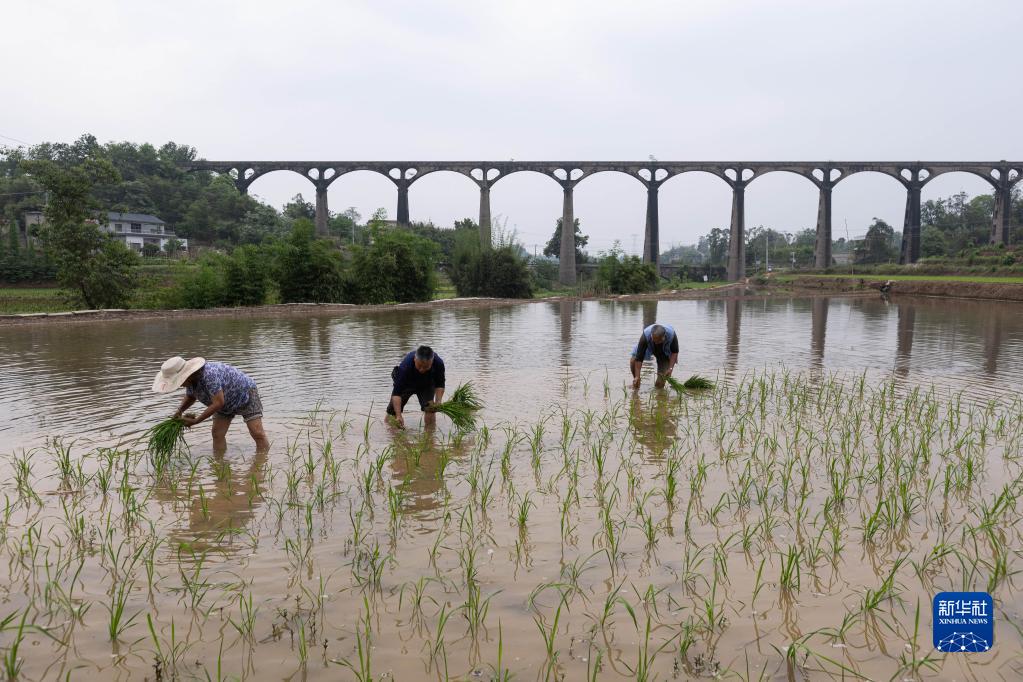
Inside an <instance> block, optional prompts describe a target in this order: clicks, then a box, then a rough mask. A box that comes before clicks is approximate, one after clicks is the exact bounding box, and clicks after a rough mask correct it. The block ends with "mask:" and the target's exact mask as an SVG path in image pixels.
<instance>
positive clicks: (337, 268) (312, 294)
mask: <svg viewBox="0 0 1023 682" xmlns="http://www.w3.org/2000/svg"><path fill="white" fill-rule="evenodd" d="M314 232H315V229H314V227H313V222H312V221H311V220H308V219H304V218H303V219H300V220H296V221H295V225H294V227H293V228H292V232H291V236H290V237H289V238H288V241H286V242H284V243H283V244H281V245H280V246H279V247H278V252H277V283H278V286H279V288H280V294H281V301H282V302H284V303H335V302H338V301H341V300H342V295H343V292H344V284H345V282H344V269H343V262H342V260H341V254H340V252H338V251H337V249H336V248H335V247H334V245H333V244H331V243H330V242H328V241H324V240H317V239H315V238H314V237H313V235H314Z"/></svg>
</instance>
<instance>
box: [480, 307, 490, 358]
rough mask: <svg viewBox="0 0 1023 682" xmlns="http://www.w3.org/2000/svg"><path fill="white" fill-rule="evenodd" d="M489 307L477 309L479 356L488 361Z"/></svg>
mask: <svg viewBox="0 0 1023 682" xmlns="http://www.w3.org/2000/svg"><path fill="white" fill-rule="evenodd" d="M491 314H492V312H491V310H490V308H481V309H480V311H479V327H480V357H481V358H483V359H484V360H486V361H487V362H490V316H491Z"/></svg>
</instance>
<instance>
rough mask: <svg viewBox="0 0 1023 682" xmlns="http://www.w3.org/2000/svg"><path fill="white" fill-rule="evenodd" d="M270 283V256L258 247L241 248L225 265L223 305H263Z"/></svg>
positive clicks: (234, 252)
mask: <svg viewBox="0 0 1023 682" xmlns="http://www.w3.org/2000/svg"><path fill="white" fill-rule="evenodd" d="M269 281H270V256H269V254H268V253H267V252H266V250H265V249H260V248H259V247H258V246H253V245H251V244H250V245H247V246H240V247H238V248H236V249H235V250H234V251H232V252H231V255H230V257H228V258H227V259H226V262H225V264H224V292H223V304H224V305H229V306H243V305H262V304H263V303H266V293H267V289H268V285H269Z"/></svg>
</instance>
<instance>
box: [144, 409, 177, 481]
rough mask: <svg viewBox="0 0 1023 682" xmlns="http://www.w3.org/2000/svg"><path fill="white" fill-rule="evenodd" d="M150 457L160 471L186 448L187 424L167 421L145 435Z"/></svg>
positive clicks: (172, 420) (173, 420)
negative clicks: (175, 454) (176, 454)
mask: <svg viewBox="0 0 1023 682" xmlns="http://www.w3.org/2000/svg"><path fill="white" fill-rule="evenodd" d="M142 438H143V439H144V440H145V441H146V448H147V449H148V450H149V455H150V457H151V458H152V461H153V462H154V465H156V466H157V468H158V470H159V469H162V468H163V466H165V465H166V462H167V460H169V459H170V457H171V456H173V455H174V453H175V452H177V451H178V450H179V449H181V448H184V447H185V423H184V422H183V421H181V420H180V419H174V418H171V419H165V420H163V421H162V422H160V423H159V424H157V425H155V426H153V427H152V428H150V429H149V430H148V431H146V432H145V434H143V436H142Z"/></svg>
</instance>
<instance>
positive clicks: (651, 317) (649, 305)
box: [637, 299, 671, 337]
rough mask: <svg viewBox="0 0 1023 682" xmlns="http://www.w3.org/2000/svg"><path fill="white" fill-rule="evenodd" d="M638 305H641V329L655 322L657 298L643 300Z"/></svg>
mask: <svg viewBox="0 0 1023 682" xmlns="http://www.w3.org/2000/svg"><path fill="white" fill-rule="evenodd" d="M640 305H641V306H642V307H643V329H646V328H647V327H649V326H650V325H652V324H654V323H655V322H657V300H656V299H655V300H652V301H643V302H642V303H641V304H640ZM668 324H671V323H670V322H668ZM637 337H638V334H637Z"/></svg>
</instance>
